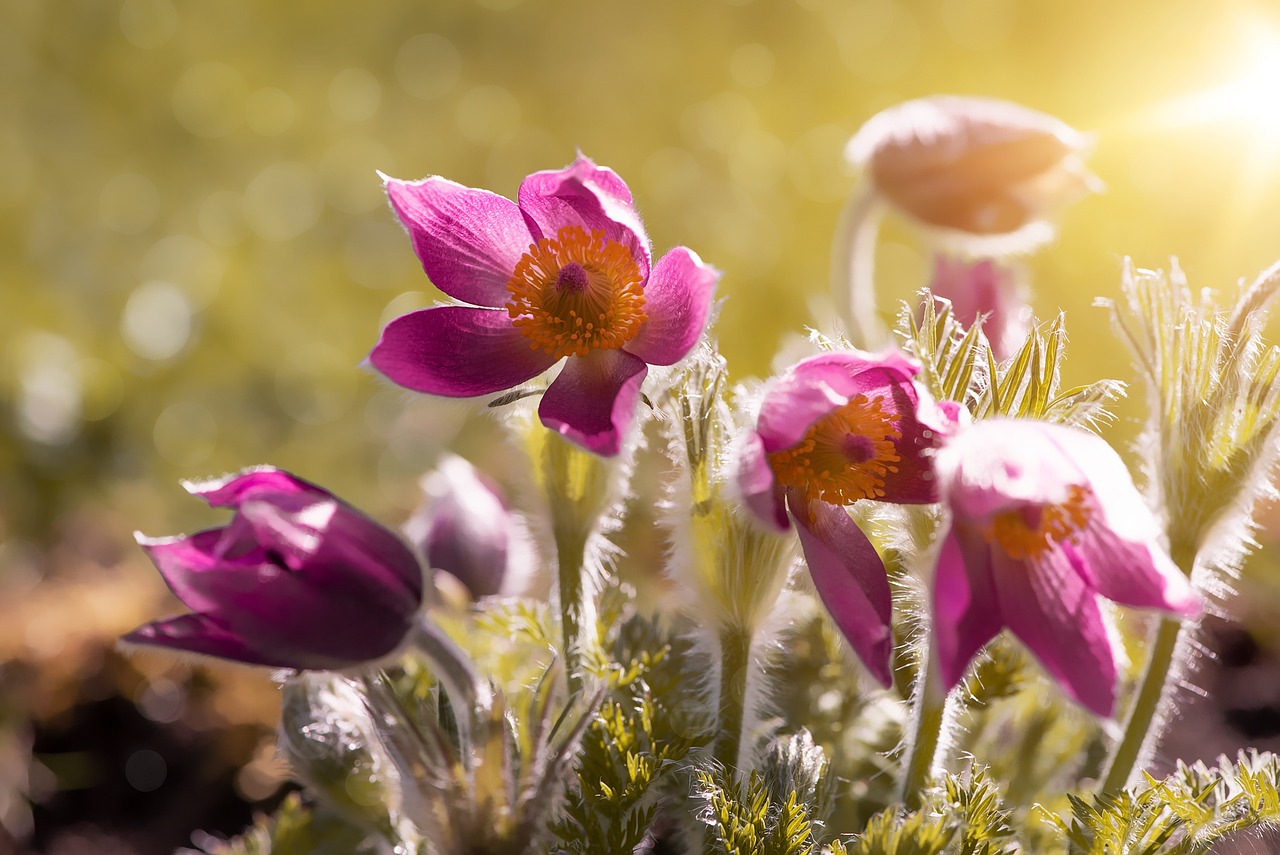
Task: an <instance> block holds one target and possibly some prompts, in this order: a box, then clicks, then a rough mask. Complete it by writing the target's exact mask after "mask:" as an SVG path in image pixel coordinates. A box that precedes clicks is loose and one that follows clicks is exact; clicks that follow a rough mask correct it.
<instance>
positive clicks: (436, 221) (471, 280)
mask: <svg viewBox="0 0 1280 855" xmlns="http://www.w3.org/2000/svg"><path fill="white" fill-rule="evenodd" d="M387 195H388V197H390V199H391V207H392V209H393V210H395V212H396V216H398V217H399V218H400V222H401V223H402V224H403V225H404V227H405V228H406V229H407V230H408V232H409V237H410V239H411V240H412V241H413V251H414V252H415V253H417V255H418V260H419V261H421V262H422V269H423V270H424V271H426V274H427V276H428V277H430V278H431V281H432V283H433V284H434V285H435V286H436V287H437V288H439V289H440V290H441V291H443V292H445V293H446V294H448V295H449V296H450V297H455V298H457V299H459V300H462V301H463V302H466V303H474V304H475V305H477V306H490V307H494V308H497V307H500V306H502V305H504V304H505V303H506V302H507V297H508V296H509V295H508V293H507V281H508V280H509V279H510V278H511V274H512V273H513V272H514V271H515V269H516V262H518V261H519V260H520V256H522V255H524V253H525V252H526V251H527V250H528V249H529V246H530V244H532V243H533V237H532V235H530V234H529V227H528V225H527V224H526V223H525V220H524V217H522V216H521V214H520V209H519V208H517V207H516V205H515V203H514V202H512V201H511V200H510V199H504V198H503V197H502V196H499V195H497V194H496V193H490V192H489V191H488V190H477V189H474V188H471V187H464V186H462V185H461V184H458V183H456V182H454V181H449V180H448V179H446V178H440V177H439V176H433V177H431V178H424V179H423V180H421V181H401V180H399V179H396V178H388V179H387Z"/></svg>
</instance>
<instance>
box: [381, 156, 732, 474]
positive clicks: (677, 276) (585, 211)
mask: <svg viewBox="0 0 1280 855" xmlns="http://www.w3.org/2000/svg"><path fill="white" fill-rule="evenodd" d="M387 194H388V196H390V198H391V206H392V208H393V209H394V210H395V212H396V215H397V216H398V217H399V218H400V222H401V223H402V224H403V225H404V227H405V228H406V229H407V230H408V232H409V236H410V238H411V239H412V241H413V248H414V251H415V252H416V253H417V255H418V258H419V259H420V260H421V262H422V266H423V269H424V270H425V271H426V273H427V276H429V277H430V278H431V281H432V282H433V283H434V284H435V285H436V287H437V288H439V289H440V290H441V291H444V292H445V293H446V294H448V295H449V296H450V297H453V298H455V299H457V300H459V301H461V302H462V303H465V304H467V305H449V306H437V307H434V308H430V309H422V310H419V311H417V312H411V313H410V314H407V315H403V316H401V317H399V318H396V319H395V320H393V321H392V322H391V323H390V324H388V325H387V327H386V329H384V330H383V332H382V338H381V340H380V341H379V342H378V344H377V346H375V347H374V349H373V352H372V353H370V354H369V361H370V363H371V364H372V365H373V367H374V368H376V369H377V370H378V371H379V372H381V373H382V374H384V375H385V376H386V377H388V378H389V379H391V380H392V381H393V382H395V383H398V384H400V385H401V386H404V387H406V388H408V389H413V390H416V391H419V392H427V393H429V394H433V395H446V396H449V397H454V398H470V397H476V396H480V395H488V394H491V393H494V392H499V391H502V390H504V389H510V388H512V387H513V386H517V385H519V384H521V383H523V382H525V381H526V380H529V379H531V378H533V377H536V376H537V375H539V374H542V373H543V372H544V371H547V370H548V369H550V368H551V367H552V366H553V365H555V364H556V363H558V362H560V360H562V359H567V361H566V362H565V364H564V367H563V368H562V369H561V371H560V374H559V375H558V376H557V377H556V378H555V380H554V381H552V383H551V385H550V386H549V387H548V388H547V390H546V392H545V393H544V394H543V396H542V401H541V404H540V406H539V407H538V414H539V416H540V418H541V420H542V423H543V424H545V425H546V426H547V427H549V428H551V429H553V430H556V431H559V432H560V433H561V434H563V435H564V436H566V437H567V438H569V439H570V440H572V441H573V442H576V443H577V444H579V445H581V446H582V447H584V448H586V449H588V450H590V451H593V452H595V453H597V454H601V455H605V456H610V455H614V454H617V453H618V451H619V450H620V448H621V442H622V434H623V432H624V431H625V429H626V427H627V425H628V423H629V422H630V420H631V416H632V413H633V411H634V409H635V405H636V402H637V401H638V400H639V395H640V383H641V381H643V380H644V377H645V374H646V373H647V371H648V366H649V365H672V364H674V363H676V362H679V361H680V360H681V359H682V358H684V356H685V354H687V353H688V352H689V351H690V349H692V348H693V346H694V344H696V343H697V341H698V337H699V336H700V335H701V334H702V330H703V328H704V327H705V326H706V323H707V318H708V315H709V313H710V309H711V293H712V290H713V289H714V287H715V283H716V280H717V278H718V276H719V274H718V273H717V272H716V271H715V270H714V269H713V268H711V267H709V266H707V265H706V264H704V263H703V262H702V260H701V259H700V258H698V256H697V254H696V253H694V252H693V251H692V250H689V249H686V248H685V247H677V248H675V249H673V250H671V251H670V252H668V253H667V254H666V255H664V256H663V257H662V258H661V259H659V260H658V262H657V263H656V264H653V263H651V255H650V247H649V238H648V236H647V235H646V234H645V231H644V226H643V225H642V224H641V222H640V217H639V215H638V214H637V213H636V211H635V208H634V207H633V205H632V201H631V191H630V190H628V189H627V186H626V184H624V183H623V181H622V179H621V178H619V177H618V176H617V174H616V173H614V172H613V171H612V170H610V169H606V168H604V167H600V166H597V165H596V164H594V163H592V162H591V161H590V160H589V159H587V158H585V157H581V156H580V157H579V158H578V159H577V160H576V161H575V162H574V163H573V164H571V165H570V166H567V167H565V168H564V169H559V170H553V171H548V172H536V173H534V174H533V175H530V176H528V177H527V178H525V180H524V182H523V183H522V184H521V185H520V192H519V194H518V196H517V201H516V202H512V201H510V200H508V199H505V198H503V197H501V196H498V195H496V194H493V193H490V192H488V191H485V190H477V189H472V188H469V187H464V186H462V185H460V184H456V183H454V182H452V181H449V180H447V179H444V178H440V177H438V176H433V177H431V178H425V179H423V180H421V181H412V182H411V181H401V180H398V179H395V178H388V179H387Z"/></svg>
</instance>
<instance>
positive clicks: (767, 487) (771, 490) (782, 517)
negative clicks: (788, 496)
mask: <svg viewBox="0 0 1280 855" xmlns="http://www.w3.org/2000/svg"><path fill="white" fill-rule="evenodd" d="M738 489H740V490H741V491H742V500H743V501H744V502H746V505H747V507H748V508H750V509H751V512H752V513H753V514H755V516H756V518H757V519H759V520H760V521H761V522H763V523H765V524H767V525H768V526H769V527H770V528H772V529H774V530H775V531H779V532H782V531H786V530H787V529H789V528H790V527H791V521H790V519H789V518H788V517H787V507H786V501H785V499H784V496H783V492H782V485H781V484H779V483H778V482H777V479H775V478H774V477H773V470H772V469H771V468H770V467H769V458H768V457H767V456H766V455H765V452H764V445H763V444H762V443H761V442H760V435H759V434H758V433H755V432H754V431H752V432H751V433H750V434H748V436H747V438H746V439H745V440H743V442H742V446H741V448H740V453H739V456H738Z"/></svg>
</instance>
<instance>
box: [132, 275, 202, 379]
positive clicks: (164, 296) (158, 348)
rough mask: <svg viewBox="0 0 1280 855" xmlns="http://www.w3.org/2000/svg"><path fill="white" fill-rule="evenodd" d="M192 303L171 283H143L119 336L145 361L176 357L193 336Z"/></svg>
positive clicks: (136, 293) (133, 300)
mask: <svg viewBox="0 0 1280 855" xmlns="http://www.w3.org/2000/svg"><path fill="white" fill-rule="evenodd" d="M193 314H194V312H193V309H192V307H191V301H190V300H189V299H187V295H186V294H184V293H183V292H182V289H181V288H179V287H178V286H177V285H174V284H173V283H171V282H163V281H151V282H144V283H143V284H141V285H139V286H138V287H137V288H135V289H134V291H133V293H132V294H130V295H129V301H128V302H127V303H126V304H125V307H124V314H123V315H122V316H121V318H120V334H121V335H123V336H124V341H125V344H127V345H128V346H129V349H130V350H132V351H133V352H134V353H136V354H137V355H138V356H141V357H142V358H143V359H150V360H154V361H157V362H159V361H162V360H165V359H170V358H172V357H174V356H176V355H177V354H178V353H179V351H181V350H182V348H184V347H185V346H186V344H187V340H188V339H189V338H190V337H191V323H192V315H193Z"/></svg>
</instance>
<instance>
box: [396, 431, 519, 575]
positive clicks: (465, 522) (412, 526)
mask: <svg viewBox="0 0 1280 855" xmlns="http://www.w3.org/2000/svg"><path fill="white" fill-rule="evenodd" d="M422 489H423V492H424V493H426V495H427V501H426V503H425V504H424V505H423V506H422V507H421V508H420V509H419V510H418V512H417V513H415V514H414V516H413V517H412V518H411V519H410V520H409V521H408V523H406V524H405V534H406V535H407V536H408V538H409V540H410V541H411V542H412V543H413V544H415V545H416V546H417V547H418V549H419V551H420V552H421V553H422V555H423V556H424V557H425V558H426V559H427V565H428V566H429V567H430V568H431V570H433V571H437V570H438V571H443V572H445V573H448V574H449V575H451V576H453V577H454V578H456V579H457V580H458V581H459V582H461V583H462V584H463V585H464V586H465V587H466V588H467V590H468V591H469V592H470V594H471V597H472V599H477V600H478V599H480V598H481V597H487V596H492V595H494V594H510V593H517V592H518V591H519V590H520V589H521V588H523V585H524V581H525V579H526V578H527V576H528V573H529V571H530V565H531V555H530V553H529V547H528V543H527V541H526V539H525V537H524V530H523V528H522V527H521V526H520V524H519V520H518V518H517V517H516V516H514V515H513V514H512V513H511V512H510V511H509V510H508V509H507V506H506V503H505V502H504V501H503V500H502V496H501V494H500V493H499V492H498V489H497V487H496V486H495V485H494V484H492V483H491V482H490V481H489V480H488V479H487V478H485V477H484V475H482V474H481V473H480V472H479V471H477V470H476V468H475V467H474V466H472V465H471V464H470V463H468V462H467V461H466V460H463V459H462V458H461V457H457V456H455V455H446V456H445V457H443V458H442V459H441V460H440V464H439V466H437V468H436V470H435V471H434V472H431V473H430V474H428V475H427V476H426V477H424V478H423V479H422Z"/></svg>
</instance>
